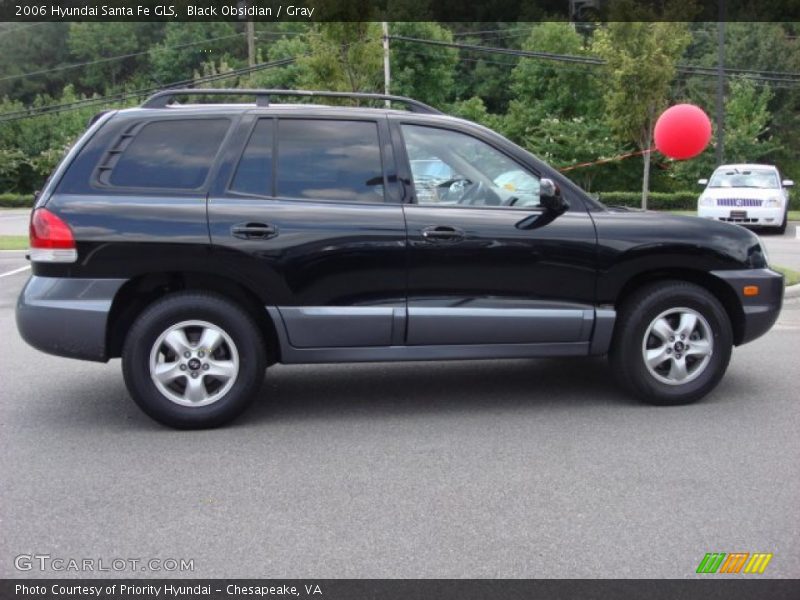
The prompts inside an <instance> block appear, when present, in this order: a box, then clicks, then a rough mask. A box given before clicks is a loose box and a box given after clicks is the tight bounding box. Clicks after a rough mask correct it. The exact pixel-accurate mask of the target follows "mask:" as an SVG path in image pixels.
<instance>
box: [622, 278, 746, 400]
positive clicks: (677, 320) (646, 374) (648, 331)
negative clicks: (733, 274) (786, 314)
mask: <svg viewBox="0 0 800 600" xmlns="http://www.w3.org/2000/svg"><path fill="white" fill-rule="evenodd" d="M618 319H619V320H618V322H617V326H616V328H615V333H614V340H613V342H612V348H611V352H610V354H609V358H610V360H611V365H612V367H613V370H614V373H615V375H616V377H617V379H618V380H619V381H620V383H621V384H622V385H623V386H624V387H625V388H626V389H628V390H629V391H630V392H632V393H633V394H634V395H636V396H638V397H639V398H641V399H642V400H644V401H645V402H648V403H650V404H660V405H672V404H686V403H689V402H694V401H696V400H699V399H700V398H702V397H703V396H705V395H706V394H707V393H708V392H710V391H711V390H712V389H714V387H715V386H716V385H717V383H719V381H720V379H721V378H722V376H723V375H724V374H725V370H726V369H727V367H728V362H729V361H730V356H731V349H732V346H733V332H732V329H731V324H730V320H729V318H728V315H727V313H726V312H725V309H724V308H723V306H722V305H721V304H720V302H719V300H717V299H716V298H715V297H714V296H713V295H712V294H711V293H710V292H708V291H707V290H706V289H704V288H702V287H700V286H698V285H695V284H692V283H686V282H680V281H669V282H662V283H657V284H652V285H649V286H646V287H644V288H642V289H640V290H639V291H637V292H636V293H634V294H633V295H632V296H631V297H629V298H627V299H626V300H625V302H624V303H623V304H622V306H621V308H620V311H619V315H618Z"/></svg>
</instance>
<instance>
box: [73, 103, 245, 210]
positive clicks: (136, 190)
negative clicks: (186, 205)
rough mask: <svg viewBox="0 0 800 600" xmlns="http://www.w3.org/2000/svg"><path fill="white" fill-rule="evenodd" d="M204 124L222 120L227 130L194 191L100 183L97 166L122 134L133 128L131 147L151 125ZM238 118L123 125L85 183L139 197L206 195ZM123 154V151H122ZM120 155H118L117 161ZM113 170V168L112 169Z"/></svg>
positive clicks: (176, 117)
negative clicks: (169, 123) (189, 122)
mask: <svg viewBox="0 0 800 600" xmlns="http://www.w3.org/2000/svg"><path fill="white" fill-rule="evenodd" d="M198 120H203V121H208V120H217V121H219V120H224V121H227V122H228V129H227V130H226V131H225V134H224V135H223V136H222V139H221V140H220V143H219V146H218V147H217V150H216V152H215V153H214V156H213V157H212V158H211V161H210V163H209V166H208V170H207V171H206V175H205V179H204V180H203V183H202V184H201V185H199V186H198V187H195V188H174V187H142V186H125V185H114V184H112V183H103V182H102V181H100V179H99V175H100V166H101V164H103V162H104V161H105V160H106V158H107V156H108V154H109V152H110V151H111V148H113V147H114V146H115V145H116V144H117V143H119V140H120V138H121V137H122V135H124V132H125V131H128V130H130V129H132V128H136V129H137V131H136V134H135V135H134V137H133V139H132V140H131V144H132V143H133V142H134V141H135V140H136V137H138V136H139V134H140V133H141V132H142V130H143V129H145V128H146V127H147V126H148V125H151V124H152V123H162V122H166V121H198ZM238 121H239V118H237V117H236V116H232V115H198V116H192V115H169V116H164V117H161V116H159V117H154V118H147V119H141V120H136V121H132V122H130V123H126V127H125V128H124V129H123V130H121V131H119V132H118V133H116V134H115V137H114V141H113V143H111V144H109V145H108V146H107V147H106V148H105V149H104V150H103V153H102V157H101V159H100V160H99V161H98V162H97V164H96V165H95V166H94V169H93V171H92V176H91V178H90V180H89V184H90V187H91V188H92V189H96V190H99V191H109V190H117V191H119V193H125V194H142V195H148V194H150V195H160V194H183V195H186V196H195V195H198V194H202V193H204V192H207V190H208V188H209V186H210V184H211V182H212V181H213V175H214V174H215V173H216V171H217V166H218V163H219V161H220V158H221V156H222V155H223V153H224V150H225V148H226V147H227V145H228V140H229V138H230V137H231V135H233V132H234V131H235V129H236V124H237V123H238ZM122 154H124V151H123V152H122ZM121 156H122V155H120V158H121ZM114 168H116V165H115V166H114ZM114 168H112V169H111V172H112V173H113V172H114ZM110 180H111V176H110V175H109V182H110Z"/></svg>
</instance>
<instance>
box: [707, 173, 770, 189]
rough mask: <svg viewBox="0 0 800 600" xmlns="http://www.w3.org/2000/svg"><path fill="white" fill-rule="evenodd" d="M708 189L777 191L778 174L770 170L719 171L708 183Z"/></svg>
mask: <svg viewBox="0 0 800 600" xmlns="http://www.w3.org/2000/svg"><path fill="white" fill-rule="evenodd" d="M708 187H710V188H761V189H778V188H779V187H780V182H779V181H778V174H777V173H775V171H773V170H772V169H720V170H719V171H716V172H715V173H714V175H712V177H711V181H710V182H709V183H708Z"/></svg>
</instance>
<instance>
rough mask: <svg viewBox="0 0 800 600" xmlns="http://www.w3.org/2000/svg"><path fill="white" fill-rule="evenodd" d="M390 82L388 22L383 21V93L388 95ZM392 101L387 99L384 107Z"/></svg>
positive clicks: (388, 105) (387, 106)
mask: <svg viewBox="0 0 800 600" xmlns="http://www.w3.org/2000/svg"><path fill="white" fill-rule="evenodd" d="M391 82H392V71H391V67H390V66H389V23H387V22H386V21H384V22H383V93H384V94H386V95H387V96H388V95H389V88H390V87H391ZM391 105H392V103H391V102H390V101H389V100H387V101H386V108H389V107H390V106H391Z"/></svg>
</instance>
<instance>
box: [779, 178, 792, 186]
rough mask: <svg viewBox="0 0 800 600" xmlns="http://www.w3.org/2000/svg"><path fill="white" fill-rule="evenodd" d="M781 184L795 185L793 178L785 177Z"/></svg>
mask: <svg viewBox="0 0 800 600" xmlns="http://www.w3.org/2000/svg"><path fill="white" fill-rule="evenodd" d="M781 185H782V186H783V187H794V181H792V180H791V179H784V180H783V181H781Z"/></svg>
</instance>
